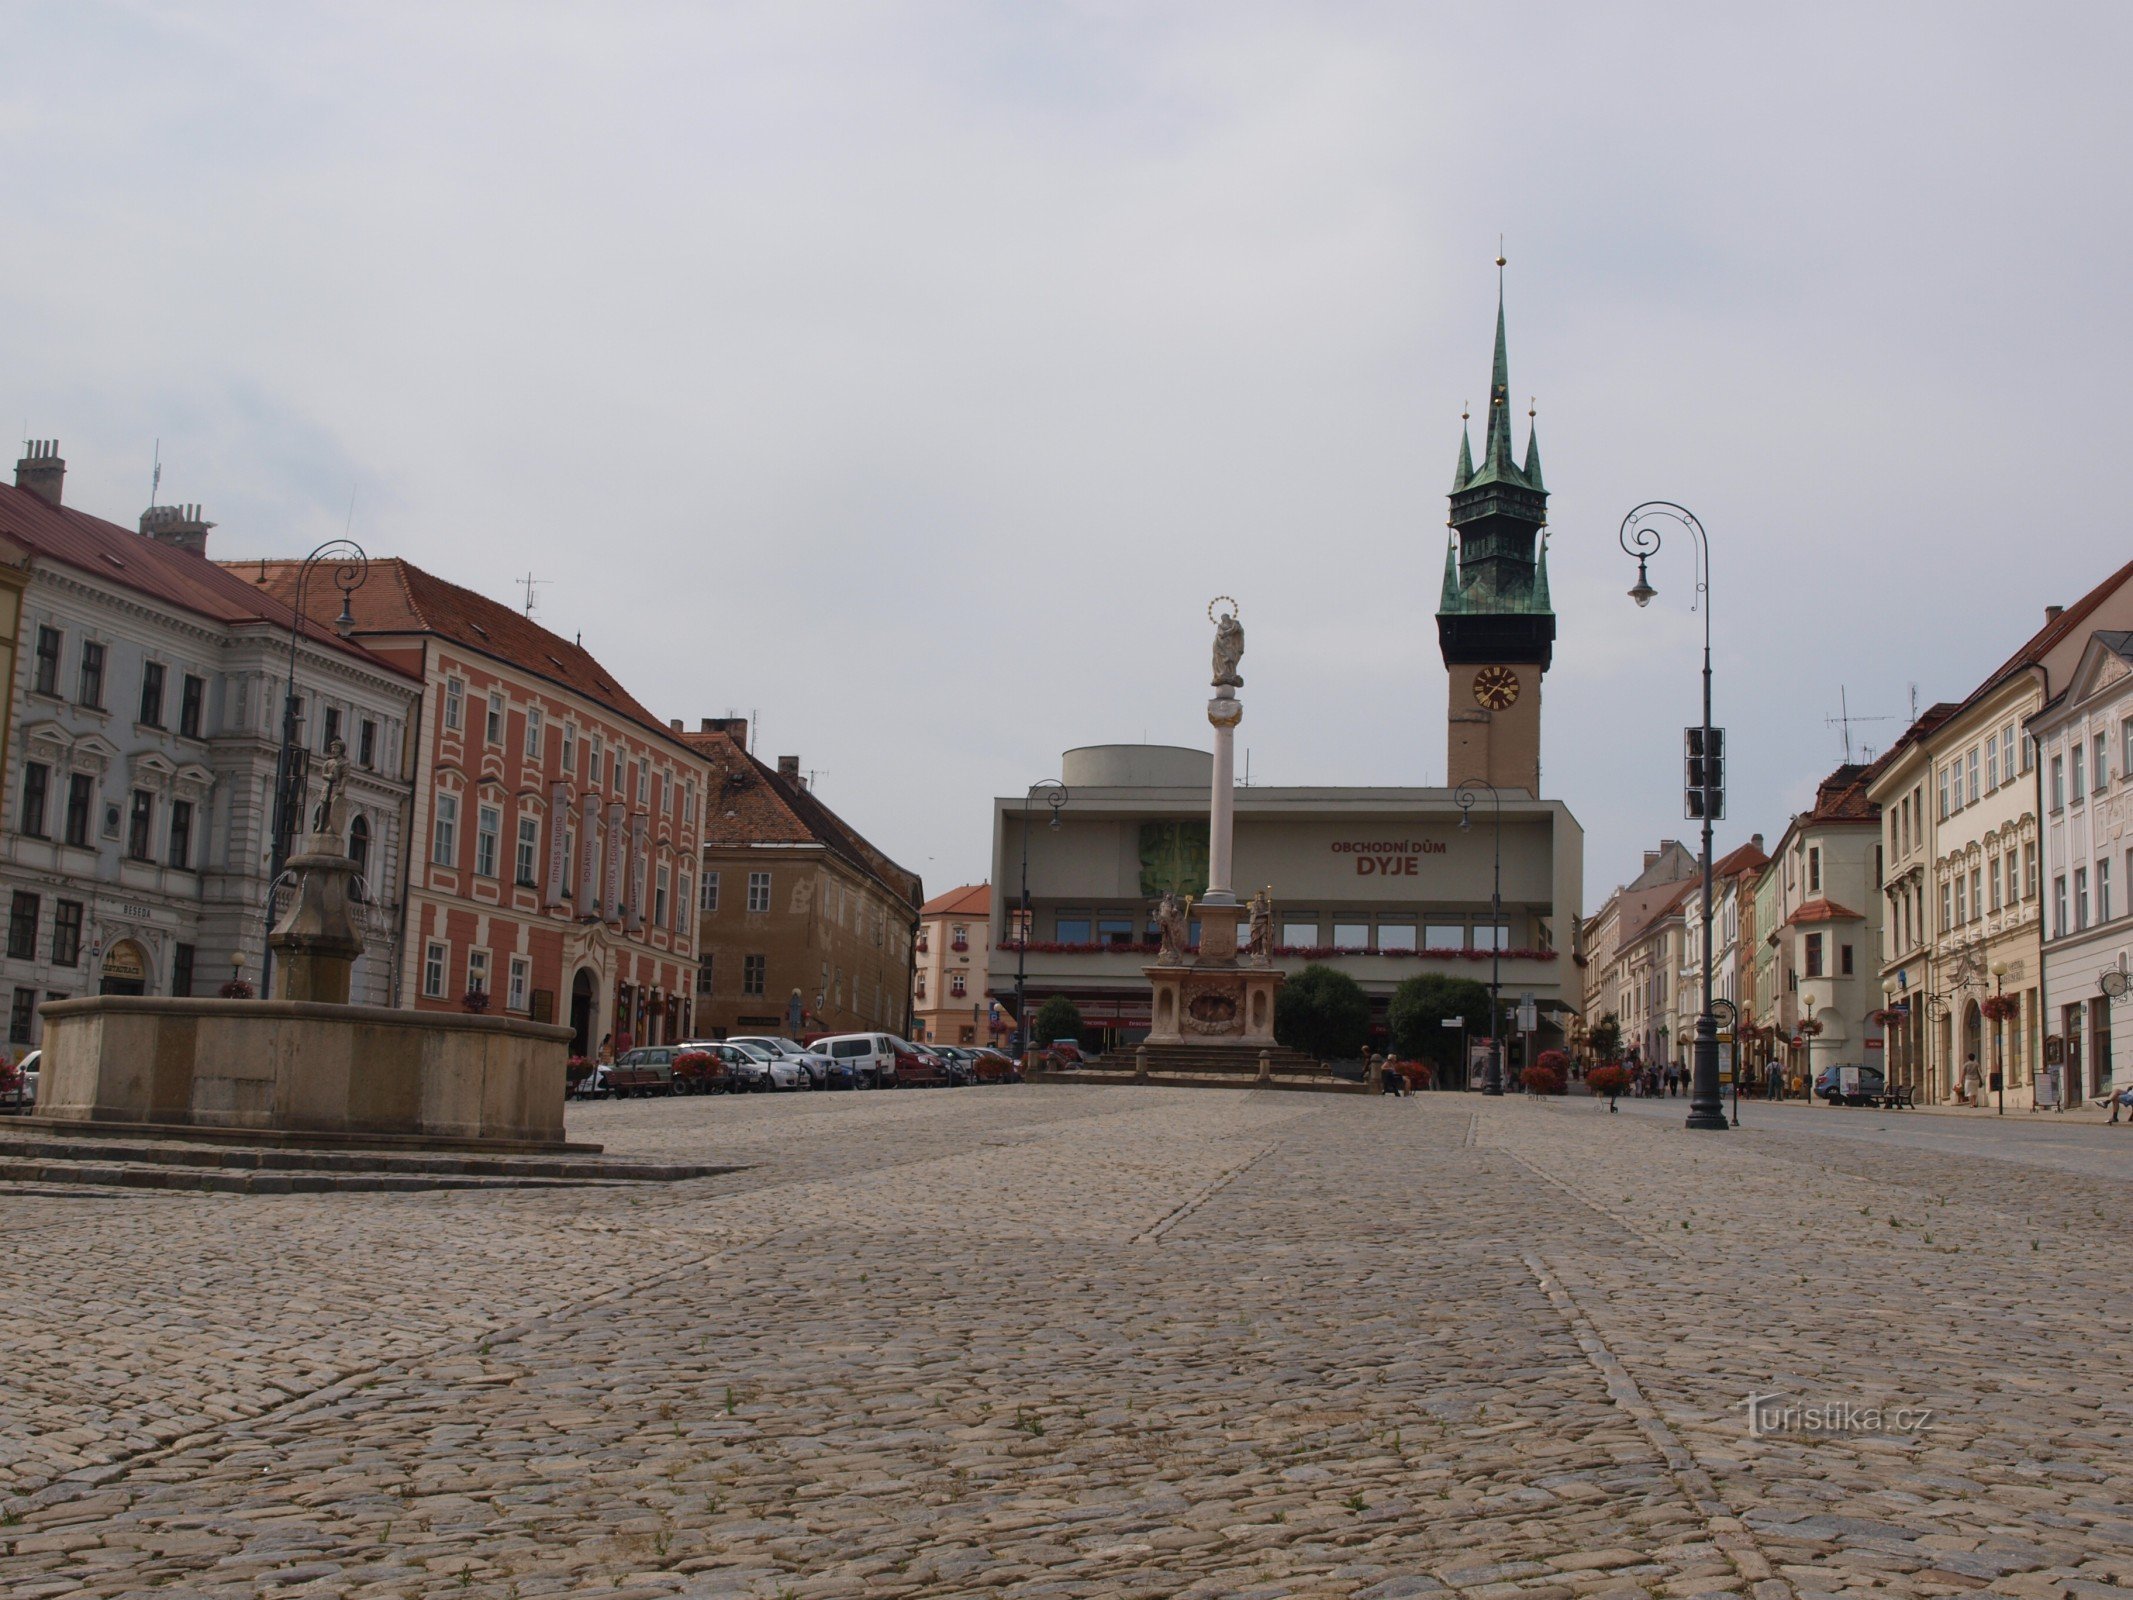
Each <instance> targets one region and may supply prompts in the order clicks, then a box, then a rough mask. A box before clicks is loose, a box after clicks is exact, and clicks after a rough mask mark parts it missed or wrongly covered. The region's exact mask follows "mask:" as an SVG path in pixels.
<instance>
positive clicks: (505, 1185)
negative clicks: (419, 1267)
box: [0, 1156, 623, 1194]
mask: <svg viewBox="0 0 2133 1600" xmlns="http://www.w3.org/2000/svg"><path fill="white" fill-rule="evenodd" d="M37 1184H55V1185H59V1184H64V1185H68V1186H73V1187H90V1188H107V1189H108V1188H116V1189H160V1190H165V1191H169V1192H182V1193H194V1194H333V1193H394V1192H407V1191H413V1190H436V1189H613V1188H620V1187H622V1186H623V1184H622V1181H621V1180H617V1179H612V1178H600V1177H590V1176H588V1177H580V1178H532V1177H470V1176H463V1175H461V1174H457V1173H446V1172H435V1173H417V1172H259V1171H246V1170H242V1169H230V1168H223V1167H172V1166H162V1165H151V1164H145V1163H144V1164H135V1163H132V1162H121V1161H37V1160H27V1161H25V1160H18V1159H16V1158H13V1157H7V1156H0V1192H4V1191H5V1190H6V1189H9V1188H13V1187H14V1186H18V1185H37Z"/></svg>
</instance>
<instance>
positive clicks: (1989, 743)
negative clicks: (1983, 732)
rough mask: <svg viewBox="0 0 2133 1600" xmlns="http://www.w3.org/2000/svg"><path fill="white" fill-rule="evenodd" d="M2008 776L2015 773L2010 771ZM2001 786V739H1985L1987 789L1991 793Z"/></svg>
mask: <svg viewBox="0 0 2133 1600" xmlns="http://www.w3.org/2000/svg"><path fill="white" fill-rule="evenodd" d="M2008 776H2009V777H2013V776H2014V774H2013V773H2009V774H2008ZM1999 786H2000V741H1999V740H1997V739H1987V740H1986V741H1985V791H1986V793H1988V794H1989V793H1991V792H1992V791H1993V790H1994V789H1997V788H1998V787H1999Z"/></svg>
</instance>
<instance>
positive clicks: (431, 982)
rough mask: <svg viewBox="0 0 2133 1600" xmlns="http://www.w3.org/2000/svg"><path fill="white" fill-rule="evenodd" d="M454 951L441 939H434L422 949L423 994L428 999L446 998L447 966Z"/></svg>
mask: <svg viewBox="0 0 2133 1600" xmlns="http://www.w3.org/2000/svg"><path fill="white" fill-rule="evenodd" d="M451 956H452V952H451V949H450V947H449V946H447V945H446V944H445V943H444V941H443V940H441V939H432V940H430V942H429V943H428V944H427V945H425V946H423V950H422V995H423V998H424V999H426V1000H442V999H443V998H444V975H445V968H446V966H448V965H449V964H450V961H451Z"/></svg>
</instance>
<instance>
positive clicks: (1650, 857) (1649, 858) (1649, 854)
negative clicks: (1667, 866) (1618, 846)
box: [1644, 850, 1659, 867]
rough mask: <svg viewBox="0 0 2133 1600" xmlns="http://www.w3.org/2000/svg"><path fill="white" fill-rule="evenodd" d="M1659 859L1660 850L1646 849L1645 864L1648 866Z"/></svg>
mask: <svg viewBox="0 0 2133 1600" xmlns="http://www.w3.org/2000/svg"><path fill="white" fill-rule="evenodd" d="M1658 859H1659V852H1658V851H1656V850H1647V851H1645V852H1644V864H1645V866H1647V867H1649V866H1651V864H1652V863H1653V862H1655V861H1657V860H1658Z"/></svg>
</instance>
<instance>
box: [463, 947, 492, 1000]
mask: <svg viewBox="0 0 2133 1600" xmlns="http://www.w3.org/2000/svg"><path fill="white" fill-rule="evenodd" d="M476 989H479V990H480V991H481V992H482V993H483V994H487V993H488V992H489V952H488V951H486V950H469V951H468V952H467V991H468V993H470V994H471V993H472V992H473V991H474V990H476Z"/></svg>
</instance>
